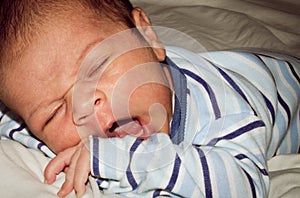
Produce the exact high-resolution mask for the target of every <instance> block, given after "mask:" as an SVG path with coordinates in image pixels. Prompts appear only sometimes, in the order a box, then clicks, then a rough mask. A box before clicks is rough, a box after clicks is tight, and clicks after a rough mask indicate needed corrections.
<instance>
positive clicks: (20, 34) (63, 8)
mask: <svg viewBox="0 0 300 198" xmlns="http://www.w3.org/2000/svg"><path fill="white" fill-rule="evenodd" d="M74 9H75V10H74ZM132 10H133V6H132V4H131V3H130V2H129V1H128V0H72V1H66V0H1V1H0V43H1V45H0V77H2V72H3V71H5V65H7V63H10V62H11V61H12V60H14V59H16V58H17V57H18V56H19V55H20V54H21V52H22V51H23V50H24V49H26V46H27V45H28V44H29V43H30V41H31V40H32V39H34V38H35V37H36V36H38V34H39V28H40V26H41V25H42V24H44V23H45V22H46V21H47V19H48V18H50V17H53V16H55V17H58V18H59V17H65V16H63V15H61V14H64V12H68V11H77V13H79V15H82V16H88V17H89V18H92V19H93V20H96V21H97V20H99V21H101V20H102V21H103V20H110V21H111V22H114V23H119V24H120V25H123V26H124V25H125V26H127V27H129V28H133V27H134V23H133V22H132V17H131V11H132Z"/></svg>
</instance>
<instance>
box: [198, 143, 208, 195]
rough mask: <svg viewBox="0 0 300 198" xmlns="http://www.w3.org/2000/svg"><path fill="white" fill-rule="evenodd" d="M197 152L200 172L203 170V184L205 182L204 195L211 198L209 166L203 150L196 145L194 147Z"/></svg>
mask: <svg viewBox="0 0 300 198" xmlns="http://www.w3.org/2000/svg"><path fill="white" fill-rule="evenodd" d="M196 149H197V151H198V154H199V158H200V160H201V165H202V170H203V171H202V172H203V178H204V184H205V197H206V198H211V197H212V187H211V181H210V174H209V168H208V164H207V160H206V158H205V155H204V152H203V151H202V150H201V149H200V148H199V147H197V148H196Z"/></svg>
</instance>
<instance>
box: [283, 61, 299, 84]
mask: <svg viewBox="0 0 300 198" xmlns="http://www.w3.org/2000/svg"><path fill="white" fill-rule="evenodd" d="M286 63H287V64H288V65H289V68H290V70H291V72H292V74H293V76H294V77H295V78H296V80H297V81H298V84H300V78H299V76H298V74H297V72H296V71H295V69H294V67H293V65H292V64H291V63H290V62H288V61H286Z"/></svg>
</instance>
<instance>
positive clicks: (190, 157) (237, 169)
mask: <svg viewBox="0 0 300 198" xmlns="http://www.w3.org/2000/svg"><path fill="white" fill-rule="evenodd" d="M168 57H169V58H168V59H167V62H168V64H169V65H171V71H172V76H173V79H174V84H175V96H176V97H175V98H176V99H175V101H176V102H175V110H174V116H173V121H172V125H171V126H172V127H171V138H170V137H169V136H167V135H165V134H155V135H153V136H151V137H150V138H149V139H147V140H143V141H142V140H139V139H136V138H135V137H131V136H126V137H125V138H123V139H118V138H112V139H101V138H98V137H91V138H90V142H91V144H90V146H91V147H90V149H91V151H92V152H91V159H92V163H91V164H92V175H93V176H94V177H96V178H98V183H99V186H100V187H101V188H102V189H103V191H104V192H105V193H121V194H123V195H126V196H129V197H136V196H137V194H138V196H139V197H156V196H159V195H166V196H172V197H267V194H268V189H269V178H268V170H267V165H266V161H267V160H268V159H270V158H271V157H272V156H274V155H277V154H287V153H297V152H298V150H299V142H300V140H299V131H300V126H299V113H300V112H299V111H300V109H299V107H300V106H299V100H300V99H299V98H300V81H299V73H300V71H299V67H300V64H299V61H298V60H297V59H295V58H293V57H288V56H286V57H283V56H281V57H280V55H275V56H274V55H273V57H271V55H270V54H269V55H261V54H259V53H246V52H237V51H224V52H207V53H202V54H200V55H197V54H193V53H190V52H187V51H185V50H183V49H178V48H168ZM282 58H285V59H286V61H284V59H282ZM183 125H184V126H183Z"/></svg>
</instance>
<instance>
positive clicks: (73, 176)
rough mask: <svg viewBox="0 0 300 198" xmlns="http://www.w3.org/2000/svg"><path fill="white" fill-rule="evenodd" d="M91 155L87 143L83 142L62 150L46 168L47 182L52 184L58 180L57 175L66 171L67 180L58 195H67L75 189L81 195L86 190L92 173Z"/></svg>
mask: <svg viewBox="0 0 300 198" xmlns="http://www.w3.org/2000/svg"><path fill="white" fill-rule="evenodd" d="M89 155H90V154H89V151H88V149H87V148H86V145H85V144H84V143H82V142H81V143H80V144H78V145H77V146H75V147H71V148H68V149H66V150H64V151H62V152H60V153H59V154H58V155H57V156H56V157H55V158H53V159H52V160H51V161H50V163H49V164H48V165H47V167H46V169H45V172H44V176H45V183H47V184H52V183H53V182H54V181H55V180H56V175H57V174H59V173H60V172H62V171H65V173H66V178H65V182H64V184H63V185H62V187H61V189H60V191H59V192H58V193H57V194H58V196H59V197H65V196H66V195H68V194H69V193H70V192H71V191H72V190H73V189H74V190H75V192H76V194H77V196H78V197H80V196H81V195H83V194H84V193H85V191H86V187H85V184H86V182H87V180H88V176H89V174H90V156H89Z"/></svg>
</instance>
